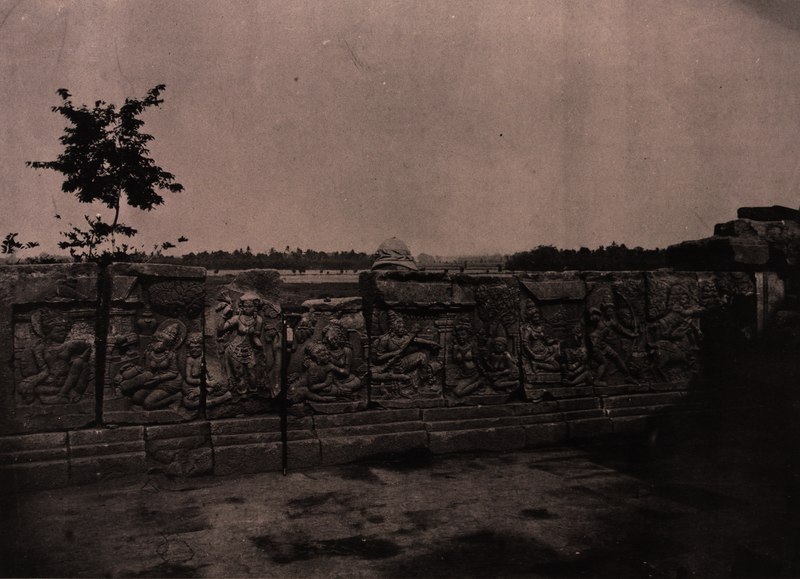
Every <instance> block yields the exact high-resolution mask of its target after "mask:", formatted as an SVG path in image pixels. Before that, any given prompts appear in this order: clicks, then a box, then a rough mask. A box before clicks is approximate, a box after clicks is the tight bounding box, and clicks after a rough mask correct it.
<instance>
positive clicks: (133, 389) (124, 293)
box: [103, 265, 217, 423]
mask: <svg viewBox="0 0 800 579" xmlns="http://www.w3.org/2000/svg"><path fill="white" fill-rule="evenodd" d="M178 274H184V275H187V277H188V275H193V276H194V277H193V278H189V279H181V278H178V279H176V278H174V277H170V276H171V275H178ZM204 276H205V272H204V271H203V270H194V271H192V270H191V269H190V268H179V269H170V266H155V265H149V266H146V267H144V268H143V269H142V270H141V271H140V270H139V269H137V267H136V266H135V265H129V266H119V267H117V266H116V265H115V266H114V269H112V308H111V312H110V319H109V332H108V354H107V364H106V366H107V373H106V377H105V392H104V399H103V416H104V420H105V421H106V422H109V423H166V422H181V421H186V420H192V419H194V418H197V417H198V416H199V414H200V403H201V399H202V393H201V391H202V388H203V383H204V378H203V373H202V369H203V342H202V329H203V301H204V295H205V287H204V283H203V282H204ZM206 387H207V392H206V400H207V405H208V404H213V403H214V401H215V400H216V398H217V396H216V395H217V393H216V392H215V391H214V390H213V389H212V388H211V387H210V385H209V384H208V381H207V380H206Z"/></svg>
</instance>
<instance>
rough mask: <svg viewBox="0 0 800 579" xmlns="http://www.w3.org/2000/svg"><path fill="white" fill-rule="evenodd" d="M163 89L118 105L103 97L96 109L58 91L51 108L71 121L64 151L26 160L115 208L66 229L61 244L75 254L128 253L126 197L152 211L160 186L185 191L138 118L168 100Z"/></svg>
mask: <svg viewBox="0 0 800 579" xmlns="http://www.w3.org/2000/svg"><path fill="white" fill-rule="evenodd" d="M165 88H166V87H165V86H164V85H163V84H161V85H158V86H155V87H153V88H152V89H150V90H149V91H148V92H147V94H146V95H145V97H144V98H142V99H131V98H126V99H125V103H124V104H123V105H122V106H121V107H120V108H119V109H117V107H116V106H115V105H114V104H108V103H106V102H104V101H101V100H98V101H96V102H95V103H94V106H93V107H92V108H89V107H88V106H87V105H85V104H84V105H80V106H77V105H75V104H73V102H72V100H71V95H70V93H69V91H67V90H66V89H63V88H62V89H59V90H58V91H57V94H58V95H59V96H60V97H61V100H62V103H61V104H60V105H58V106H54V107H52V111H53V112H56V113H59V114H61V115H62V116H63V117H65V118H66V119H67V120H68V121H69V123H70V125H71V126H67V127H65V129H64V134H63V135H62V136H61V137H60V139H59V141H60V142H61V144H62V145H63V146H64V150H63V151H62V153H61V154H60V155H58V157H57V158H56V159H55V160H54V161H28V162H27V163H26V164H27V165H28V166H29V167H33V168H34V169H51V170H54V171H58V172H59V173H62V174H63V175H64V182H63V184H62V186H61V189H62V190H63V191H64V192H66V193H73V194H75V196H76V197H77V199H78V201H80V202H81V203H96V202H99V203H102V204H103V205H105V206H106V207H108V208H109V209H111V210H112V211H113V212H114V217H113V220H111V221H110V222H108V221H103V219H102V216H101V215H100V214H98V215H96V216H95V218H94V219H92V218H90V217H89V216H88V215H87V216H85V220H86V224H87V225H86V226H85V227H77V226H72V227H71V229H70V230H69V231H65V232H63V235H64V237H65V238H66V240H65V241H63V242H61V243H59V247H61V248H62V249H69V251H70V255H72V256H73V257H74V258H76V259H79V260H86V259H89V260H97V259H101V258H109V257H110V258H113V259H121V258H124V257H125V256H126V255H128V254H129V253H130V251H131V247H130V245H128V244H121V245H118V244H117V236H118V235H119V236H122V237H128V238H130V237H133V236H134V235H136V230H135V229H133V228H132V227H130V226H128V225H126V224H125V223H122V222H121V221H120V220H119V217H120V205H121V203H122V199H123V198H124V200H125V202H126V203H127V205H129V206H130V207H133V208H135V209H140V210H144V211H150V210H152V209H153V208H155V207H156V206H158V205H161V204H163V203H164V198H163V197H162V196H161V194H160V191H170V192H173V193H178V192H180V191H183V186H182V185H181V184H180V183H177V182H175V176H174V175H173V174H172V173H168V172H167V171H165V170H163V169H162V168H161V167H159V166H158V165H156V163H155V161H154V160H153V159H152V158H151V156H150V150H149V149H148V143H149V142H150V141H152V140H153V139H154V137H153V136H152V135H150V134H147V133H144V132H143V131H142V127H143V125H144V121H143V120H141V119H140V118H139V117H140V115H141V114H142V113H143V112H144V111H145V110H146V109H148V108H150V107H158V106H160V105H161V103H163V102H164V101H163V99H161V98H160V95H161V93H162V92H163V91H164V90H165ZM56 217H57V218H58V216H56ZM109 246H110V248H109Z"/></svg>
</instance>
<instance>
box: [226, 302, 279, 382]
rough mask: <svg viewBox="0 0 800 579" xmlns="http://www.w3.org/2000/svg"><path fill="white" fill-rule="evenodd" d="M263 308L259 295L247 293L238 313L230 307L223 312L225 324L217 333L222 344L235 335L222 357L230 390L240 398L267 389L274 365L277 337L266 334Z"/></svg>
mask: <svg viewBox="0 0 800 579" xmlns="http://www.w3.org/2000/svg"><path fill="white" fill-rule="evenodd" d="M260 308H261V300H260V299H259V298H258V296H256V295H255V294H252V293H246V294H243V295H242V296H241V298H239V308H238V309H239V311H238V312H237V313H236V314H234V313H233V308H232V307H230V306H227V307H226V308H225V309H223V310H222V316H223V318H225V322H224V323H223V324H222V325H221V326H220V327H219V328H218V330H217V331H218V334H219V336H218V339H219V340H220V343H221V344H223V343H224V340H225V338H226V336H228V334H232V337H230V339H229V340H228V342H227V344H225V345H224V346H223V350H222V354H221V356H222V361H223V368H224V371H225V374H226V377H227V379H228V385H229V389H230V390H232V391H233V392H235V393H237V394H240V395H241V394H248V393H254V392H258V391H260V390H267V389H268V384H267V373H268V372H269V371H270V370H271V369H272V366H273V365H274V350H273V344H272V338H273V337H272V336H269V335H265V332H264V330H265V328H264V319H263V318H262V317H261V315H260V314H259V309H260Z"/></svg>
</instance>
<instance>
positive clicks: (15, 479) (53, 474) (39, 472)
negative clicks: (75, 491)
mask: <svg viewBox="0 0 800 579" xmlns="http://www.w3.org/2000/svg"><path fill="white" fill-rule="evenodd" d="M68 484H69V463H68V461H67V460H66V459H64V460H55V461H43V462H39V461H36V462H28V463H19V464H10V465H3V466H0V494H5V493H14V494H16V493H20V492H27V491H37V490H45V489H56V488H61V487H65V486H67V485H68Z"/></svg>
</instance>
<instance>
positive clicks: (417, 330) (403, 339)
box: [370, 310, 449, 408]
mask: <svg viewBox="0 0 800 579" xmlns="http://www.w3.org/2000/svg"><path fill="white" fill-rule="evenodd" d="M373 316H374V319H373V324H372V332H371V333H372V343H371V347H370V371H371V379H372V382H371V386H372V400H373V401H375V402H377V403H378V404H380V405H381V406H384V407H387V408H408V407H413V406H423V407H428V406H440V405H442V404H443V399H442V385H443V374H444V372H443V370H444V351H445V347H444V346H445V332H446V329H447V327H448V325H449V324H448V320H447V319H446V318H440V317H438V316H436V315H435V314H432V313H426V312H422V311H419V310H415V311H402V312H400V311H396V310H377V311H375V312H374V314H373Z"/></svg>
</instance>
